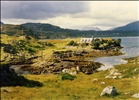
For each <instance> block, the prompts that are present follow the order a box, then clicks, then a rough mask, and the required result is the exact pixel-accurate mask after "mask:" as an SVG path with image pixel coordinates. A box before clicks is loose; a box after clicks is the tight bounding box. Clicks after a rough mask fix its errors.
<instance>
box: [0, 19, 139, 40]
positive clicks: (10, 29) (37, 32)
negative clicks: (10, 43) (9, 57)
mask: <svg viewBox="0 0 139 100" xmlns="http://www.w3.org/2000/svg"><path fill="white" fill-rule="evenodd" d="M138 22H139V21H137V22H135V23H131V24H128V25H125V26H123V27H119V28H115V29H112V30H105V31H103V30H100V29H99V28H97V27H95V28H94V27H90V29H92V30H73V29H64V28H60V27H59V26H55V25H51V24H48V23H46V24H44V23H25V24H21V25H12V24H3V27H2V28H1V34H8V35H10V36H13V35H27V36H32V37H34V38H36V39H40V38H44V39H64V38H74V37H92V36H94V37H120V36H139V30H137V29H138ZM125 27H126V28H125ZM131 27H132V29H131ZM86 29H87V28H86ZM94 30H95V31H94ZM128 30H130V31H128Z"/></svg>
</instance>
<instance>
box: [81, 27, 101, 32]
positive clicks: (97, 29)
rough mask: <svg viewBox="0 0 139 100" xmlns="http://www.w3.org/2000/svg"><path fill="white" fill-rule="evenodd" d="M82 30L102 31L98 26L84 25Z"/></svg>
mask: <svg viewBox="0 0 139 100" xmlns="http://www.w3.org/2000/svg"><path fill="white" fill-rule="evenodd" d="M82 30H94V31H102V30H101V29H100V28H99V27H92V26H87V27H84V28H82Z"/></svg>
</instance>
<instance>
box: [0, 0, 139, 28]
mask: <svg viewBox="0 0 139 100" xmlns="http://www.w3.org/2000/svg"><path fill="white" fill-rule="evenodd" d="M138 13H139V2H138V1H2V2H1V21H2V22H4V23H8V24H22V23H26V22H35V23H36V22H37V23H38V22H40V23H50V24H53V25H57V26H60V27H62V28H71V29H92V27H99V28H101V29H103V30H107V29H110V28H114V27H117V26H122V25H125V24H128V23H130V22H133V21H137V20H139V16H138Z"/></svg>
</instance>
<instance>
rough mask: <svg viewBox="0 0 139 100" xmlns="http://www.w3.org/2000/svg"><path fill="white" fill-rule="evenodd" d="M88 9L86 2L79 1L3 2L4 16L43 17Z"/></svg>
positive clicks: (18, 17)
mask: <svg viewBox="0 0 139 100" xmlns="http://www.w3.org/2000/svg"><path fill="white" fill-rule="evenodd" d="M86 10H87V5H86V3H84V2H81V1H80V2H77V1H65V2H64V1H41V2H40V1H26V2H25V1H16V2H14V1H11V2H10V1H8V2H4V1H3V2H2V6H1V15H2V18H5V19H6V18H7V19H8V18H16V19H34V20H35V19H43V18H51V17H56V16H59V15H62V14H75V13H79V12H84V11H86Z"/></svg>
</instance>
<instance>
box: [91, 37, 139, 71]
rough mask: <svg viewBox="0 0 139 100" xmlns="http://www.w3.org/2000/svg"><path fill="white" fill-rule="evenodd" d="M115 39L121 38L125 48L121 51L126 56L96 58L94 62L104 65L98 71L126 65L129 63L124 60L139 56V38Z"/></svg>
mask: <svg viewBox="0 0 139 100" xmlns="http://www.w3.org/2000/svg"><path fill="white" fill-rule="evenodd" d="M113 38H114V39H117V38H121V39H122V41H121V45H122V46H123V47H124V48H123V49H121V51H122V52H124V53H125V54H124V55H121V56H112V57H100V58H95V59H94V61H96V62H100V63H103V64H104V65H103V66H101V68H99V69H98V70H106V69H108V68H112V67H113V66H114V65H118V64H125V63H127V61H125V60H123V59H122V58H129V57H134V56H138V55H139V37H113Z"/></svg>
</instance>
